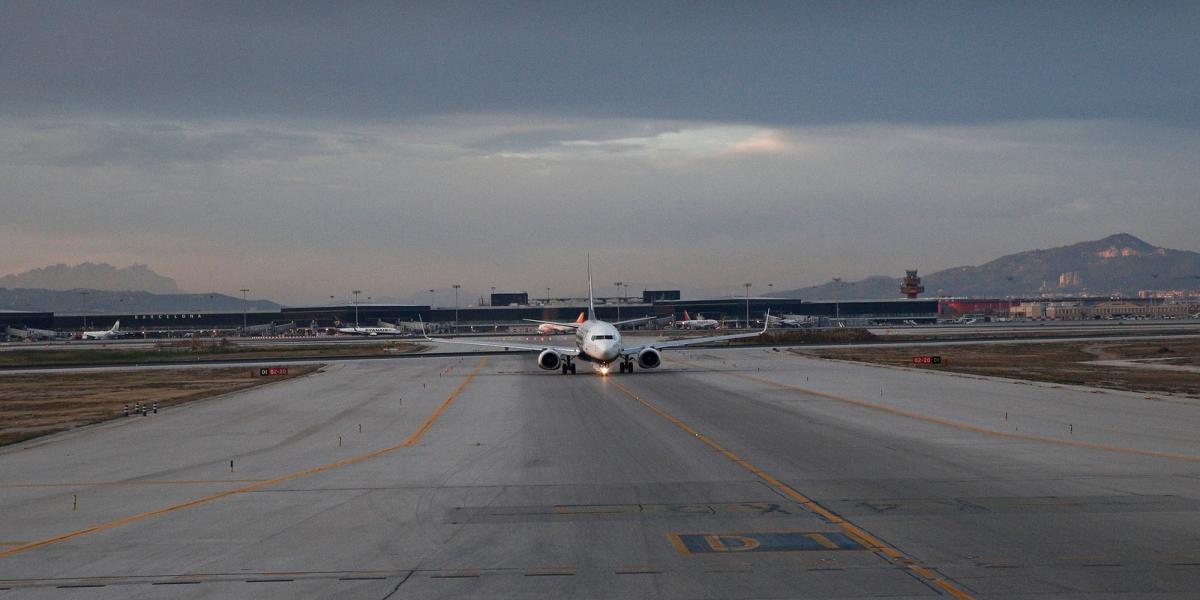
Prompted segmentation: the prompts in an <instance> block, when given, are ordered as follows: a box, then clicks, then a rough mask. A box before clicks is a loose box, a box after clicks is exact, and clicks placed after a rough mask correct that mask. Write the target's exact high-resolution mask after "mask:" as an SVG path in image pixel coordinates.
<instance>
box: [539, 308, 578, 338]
mask: <svg viewBox="0 0 1200 600" xmlns="http://www.w3.org/2000/svg"><path fill="white" fill-rule="evenodd" d="M583 317H584V314H583V313H582V312H581V313H579V318H578V319H575V322H574V323H554V322H552V321H534V320H533V319H525V320H526V321H533V322H534V323H541V325H538V327H537V332H538V333H541V334H547V333H571V332H573V331H575V329H576V328H578V327H579V326H580V325H581V324H583Z"/></svg>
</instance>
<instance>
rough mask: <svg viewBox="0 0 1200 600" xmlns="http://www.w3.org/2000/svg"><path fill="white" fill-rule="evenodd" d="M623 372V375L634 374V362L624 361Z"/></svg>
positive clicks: (622, 364)
mask: <svg viewBox="0 0 1200 600" xmlns="http://www.w3.org/2000/svg"><path fill="white" fill-rule="evenodd" d="M621 372H622V373H625V372H629V373H632V372H633V362H632V361H628V360H627V361H624V362H622V363H621Z"/></svg>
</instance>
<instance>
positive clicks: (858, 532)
mask: <svg viewBox="0 0 1200 600" xmlns="http://www.w3.org/2000/svg"><path fill="white" fill-rule="evenodd" d="M606 381H608V383H610V384H611V385H612V386H613V387H615V388H616V389H618V390H620V391H621V392H622V393H623V394H625V395H626V396H629V397H630V398H632V399H634V400H637V401H638V402H639V403H641V404H642V406H645V407H646V408H648V409H650V410H651V411H652V412H654V414H656V415H658V416H660V417H662V418H663V419H666V420H667V421H669V422H670V423H671V424H672V425H675V426H676V427H678V428H680V429H682V430H683V431H685V432H687V433H688V434H690V435H691V436H692V437H694V438H696V439H697V440H700V441H701V442H704V444H705V445H706V446H708V447H709V448H712V449H713V450H716V451H717V452H719V453H721V454H722V455H723V456H725V458H728V459H729V460H730V461H733V462H734V463H735V464H737V465H738V466H740V467H742V468H743V469H746V470H747V471H749V472H751V473H753V474H754V475H755V476H756V477H758V478H759V479H761V480H763V481H765V482H767V483H768V484H770V485H771V486H772V487H774V488H775V489H778V490H779V491H780V492H783V494H784V495H785V496H787V497H788V498H791V499H792V500H794V501H795V502H796V503H797V504H799V505H801V506H803V507H804V508H805V509H807V510H809V511H810V512H812V513H814V514H817V515H820V516H821V517H822V518H824V519H825V520H826V521H828V522H829V523H831V524H833V525H836V526H837V527H838V528H839V529H841V530H842V532H844V533H845V534H846V535H848V536H851V537H853V538H855V539H857V540H858V541H859V543H861V544H862V545H863V546H865V547H866V548H867V549H869V550H871V551H873V552H877V553H879V554H882V555H884V556H886V557H888V559H890V560H891V561H893V562H894V563H896V564H898V565H899V566H901V567H903V568H905V569H908V570H909V571H911V572H912V573H914V574H916V575H917V576H918V577H920V578H921V579H923V580H924V581H926V582H927V583H929V584H930V585H933V586H934V587H936V588H937V589H940V590H942V591H944V592H946V593H947V594H950V595H951V596H953V597H955V598H957V599H959V600H972V599H973V598H974V597H973V596H971V595H970V594H968V593H967V592H965V591H963V590H961V589H959V588H958V586H956V585H955V584H953V583H951V582H950V581H947V580H946V579H945V578H944V577H942V576H941V575H938V574H937V573H936V572H934V571H932V570H930V569H928V568H926V567H922V566H920V565H919V564H918V563H917V560H916V559H915V558H913V557H911V556H908V555H907V554H905V553H903V552H901V551H900V550H898V549H896V548H895V547H893V546H891V545H889V544H887V543H886V542H884V541H883V540H881V539H879V538H877V537H875V536H874V535H873V534H871V533H870V532H868V531H867V530H865V529H863V528H861V527H859V526H858V525H855V524H854V523H851V522H850V521H847V520H846V519H845V518H843V517H842V516H840V515H838V514H837V513H835V512H833V511H831V510H829V509H827V508H825V507H824V506H822V505H820V504H818V503H817V502H816V501H815V500H813V499H812V498H809V497H808V496H805V495H804V494H801V493H800V492H799V491H797V490H796V489H795V488H793V487H792V486H790V485H788V484H786V483H784V482H782V481H780V480H778V479H776V478H775V477H774V476H772V475H771V474H770V473H767V472H766V471H763V470H762V469H760V468H758V467H756V466H754V465H753V464H751V463H750V462H749V461H747V460H746V459H744V458H742V457H740V456H738V455H736V454H734V453H733V452H730V451H729V450H727V449H725V447H724V446H722V445H720V444H718V443H717V442H716V441H714V440H713V439H712V438H710V437H708V436H706V435H704V434H703V433H700V432H699V431H696V430H695V429H693V428H692V427H691V426H689V425H688V424H687V423H684V422H683V421H680V420H679V419H677V418H675V417H674V416H672V415H671V414H670V413H668V412H666V411H665V410H663V409H661V408H659V407H658V406H657V405H655V404H653V403H651V402H649V401H647V400H645V399H643V398H642V397H641V396H639V395H637V394H635V393H634V392H633V391H631V390H630V389H629V388H627V387H625V386H624V385H621V384H620V383H617V382H616V381H614V380H612V379H608V380H606Z"/></svg>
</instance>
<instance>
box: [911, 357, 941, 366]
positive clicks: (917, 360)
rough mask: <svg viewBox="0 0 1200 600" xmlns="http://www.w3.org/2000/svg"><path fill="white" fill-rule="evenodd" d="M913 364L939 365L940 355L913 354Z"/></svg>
mask: <svg viewBox="0 0 1200 600" xmlns="http://www.w3.org/2000/svg"><path fill="white" fill-rule="evenodd" d="M913 364H914V365H940V364H942V357H940V356H914V357H913Z"/></svg>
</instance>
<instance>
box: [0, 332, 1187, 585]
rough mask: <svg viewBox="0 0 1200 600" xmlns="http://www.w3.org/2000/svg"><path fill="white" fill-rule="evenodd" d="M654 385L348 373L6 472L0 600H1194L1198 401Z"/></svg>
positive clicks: (717, 372)
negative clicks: (812, 599)
mask: <svg viewBox="0 0 1200 600" xmlns="http://www.w3.org/2000/svg"><path fill="white" fill-rule="evenodd" d="M667 358H668V362H667V364H666V365H665V366H664V368H663V369H660V370H657V371H639V372H637V373H635V374H633V375H632V376H630V375H624V376H618V375H613V376H609V377H607V378H603V377H599V376H595V375H592V374H591V373H587V374H585V372H586V371H588V370H589V368H588V367H587V366H582V367H581V368H580V374H579V375H575V376H564V375H560V374H557V373H554V372H542V371H539V370H537V369H536V368H535V367H534V365H533V361H532V360H531V357H529V356H520V355H493V356H483V357H455V358H442V357H426V358H422V359H414V360H396V361H360V362H346V363H340V364H337V365H334V366H332V367H330V368H329V371H328V372H325V373H322V374H319V375H315V376H309V377H304V378H300V379H296V380H290V381H287V382H282V383H279V384H276V385H272V386H268V387H265V388H258V389H255V390H252V391H248V392H244V393H239V394H235V395H231V396H227V397H224V398H220V399H215V400H211V401H205V402H199V403H194V404H190V405H186V406H184V407H181V408H178V409H175V410H170V411H164V412H162V413H160V414H159V415H157V416H152V417H138V418H130V419H122V420H119V421H114V422H109V423H105V424H102V425H99V426H95V427H90V428H86V429H83V430H78V431H75V432H71V433H68V434H61V435H57V436H52V437H49V438H44V439H41V440H35V441H31V442H28V443H25V444H22V445H18V446H15V447H10V448H6V449H4V450H2V451H0V598H87V599H93V598H295V597H338V598H370V599H382V598H482V597H489V598H494V597H504V598H507V597H529V598H533V597H554V598H562V597H589V598H636V597H661V598H793V597H823V598H845V597H867V598H870V597H903V598H938V597H946V598H1051V597H1053V598H1097V597H1110V598H1191V597H1195V590H1197V589H1200V441H1197V436H1196V431H1200V427H1198V426H1200V405H1198V404H1197V401H1196V400H1192V399H1182V398H1173V397H1165V396H1155V397H1154V398H1153V399H1150V400H1147V399H1145V398H1144V397H1142V396H1141V395H1135V394H1126V393H1120V392H1103V393H1101V392H1099V391H1097V390H1087V389H1068V388H1060V387H1056V386H1051V385H1033V384H1014V383H1013V382H1006V381H997V380H985V379H978V378H971V377H963V376H955V375H948V374H943V373H936V372H929V371H917V370H909V369H893V368H883V367H870V366H863V365H856V364H848V363H835V362H825V361H816V360H810V359H805V358H800V357H797V356H795V355H792V354H790V353H788V352H776V351H773V350H771V349H769V348H752V349H728V350H694V351H687V352H678V353H674V354H669V355H668V356H667ZM360 425H361V432H360V430H359V426H360ZM231 460H232V461H233V468H232V471H231V468H230V461H231Z"/></svg>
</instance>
